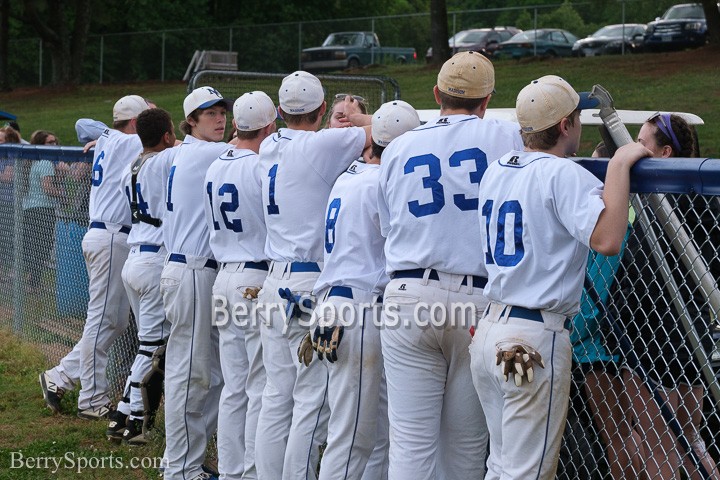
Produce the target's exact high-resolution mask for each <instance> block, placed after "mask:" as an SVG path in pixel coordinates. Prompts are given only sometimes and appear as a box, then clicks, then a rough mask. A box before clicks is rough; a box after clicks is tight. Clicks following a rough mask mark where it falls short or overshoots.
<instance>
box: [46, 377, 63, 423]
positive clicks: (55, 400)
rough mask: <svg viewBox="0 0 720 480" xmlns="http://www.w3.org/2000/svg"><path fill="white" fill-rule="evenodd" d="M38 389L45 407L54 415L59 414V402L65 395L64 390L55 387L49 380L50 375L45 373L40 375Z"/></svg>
mask: <svg viewBox="0 0 720 480" xmlns="http://www.w3.org/2000/svg"><path fill="white" fill-rule="evenodd" d="M40 387H41V388H42V391H43V398H44V399H45V403H46V404H47V407H48V408H49V409H50V410H52V411H53V413H55V414H57V413H60V400H62V397H63V395H65V390H64V389H62V388H60V387H58V386H57V385H55V382H53V381H52V380H50V375H48V373H47V372H42V373H41V374H40Z"/></svg>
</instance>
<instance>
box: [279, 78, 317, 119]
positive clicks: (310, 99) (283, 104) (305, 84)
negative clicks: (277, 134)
mask: <svg viewBox="0 0 720 480" xmlns="http://www.w3.org/2000/svg"><path fill="white" fill-rule="evenodd" d="M279 98H280V108H282V109H283V112H285V113H289V114H291V115H302V114H303V113H308V112H312V111H313V110H315V109H316V108H318V107H319V106H320V105H322V103H323V102H324V101H325V90H324V89H323V87H322V84H321V83H320V80H319V79H318V78H317V77H316V76H315V75H313V74H311V73H308V72H304V71H302V70H298V71H297V72H294V73H291V74H290V75H288V76H287V77H285V78H283V81H282V84H281V85H280V92H279Z"/></svg>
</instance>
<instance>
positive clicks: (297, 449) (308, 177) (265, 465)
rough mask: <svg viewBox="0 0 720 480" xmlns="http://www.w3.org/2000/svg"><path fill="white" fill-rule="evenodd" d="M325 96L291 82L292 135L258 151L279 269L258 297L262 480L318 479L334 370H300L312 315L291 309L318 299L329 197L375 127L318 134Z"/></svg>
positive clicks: (311, 79)
mask: <svg viewBox="0 0 720 480" xmlns="http://www.w3.org/2000/svg"><path fill="white" fill-rule="evenodd" d="M324 95H325V93H324V90H323V87H322V85H321V84H320V81H319V80H318V79H317V77H315V76H314V75H311V74H309V73H307V72H303V71H298V72H294V73H292V74H290V75H288V76H287V77H285V78H284V79H283V81H282V84H281V86H280V92H279V98H280V114H281V116H282V118H283V120H285V122H286V123H287V125H288V128H281V129H280V130H279V131H278V132H277V133H276V134H274V135H272V136H270V137H268V138H267V139H265V141H264V142H263V143H262V145H261V146H260V163H261V167H262V172H263V175H262V177H263V182H262V191H263V202H264V207H263V213H264V215H265V224H266V226H267V241H266V243H265V254H266V255H267V257H268V258H269V259H270V260H272V264H271V265H270V270H269V272H268V276H267V279H266V280H265V282H264V284H263V288H262V290H261V292H260V296H259V297H258V302H259V303H261V304H263V305H264V306H265V308H263V309H261V314H262V316H263V325H262V326H261V335H262V346H263V363H264V365H265V372H266V376H267V383H266V386H265V390H264V391H263V398H262V409H261V411H260V418H259V420H258V427H257V437H256V446H255V460H256V464H257V470H258V477H259V478H265V479H272V480H277V479H280V478H285V479H293V480H294V479H298V478H308V479H315V477H316V473H315V466H316V465H317V462H318V458H319V450H318V449H319V446H320V444H321V443H322V440H323V438H324V436H325V433H324V432H325V428H326V422H327V407H326V406H325V405H324V401H325V390H326V385H327V369H326V368H325V366H324V364H323V363H322V362H313V363H311V364H310V366H309V367H304V366H303V367H302V368H301V365H300V364H299V363H298V361H297V356H296V355H297V353H296V352H297V349H298V346H299V344H300V340H301V338H302V337H303V335H304V334H305V333H306V332H307V327H308V325H309V323H308V322H309V317H310V313H311V311H312V310H311V308H305V311H304V312H303V313H302V318H301V319H300V318H297V316H296V315H294V314H293V310H295V311H302V309H301V308H299V307H298V306H297V305H294V306H295V307H298V308H293V304H292V303H290V304H289V302H293V303H294V300H295V297H296V296H297V297H298V299H299V300H300V305H305V304H306V302H304V301H303V300H302V299H301V298H299V297H302V296H307V295H309V294H310V293H311V292H312V289H313V287H314V285H315V282H316V281H317V278H318V275H319V274H320V270H321V268H322V261H323V247H324V240H323V238H324V235H323V232H324V227H325V206H326V205H327V199H328V194H329V193H330V189H331V187H332V185H333V183H334V182H335V179H337V177H339V176H340V174H341V173H342V172H343V171H345V170H346V169H347V167H348V166H349V165H350V163H352V161H354V160H356V159H357V158H358V157H360V154H361V153H362V151H363V149H364V148H365V147H366V146H368V145H369V144H370V127H369V125H368V126H366V127H364V128H358V127H348V128H331V129H324V130H321V131H317V130H318V128H320V124H321V122H322V116H323V114H324V113H325V110H326V103H325V98H324ZM346 102H347V105H346V109H345V112H346V115H348V114H350V113H351V112H352V113H359V110H357V102H356V101H355V100H354V99H353V98H352V97H346ZM281 290H282V291H283V297H284V298H283V297H281V296H280V291H281ZM286 305H287V306H288V307H289V308H288V309H287V310H288V312H289V315H288V314H286V309H285V306H286ZM275 307H279V308H275ZM303 308H304V307H303ZM301 323H302V325H301ZM288 431H289V433H288ZM283 457H284V459H285V460H284V464H283V462H282V461H280V458H283Z"/></svg>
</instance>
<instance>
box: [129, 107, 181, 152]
mask: <svg viewBox="0 0 720 480" xmlns="http://www.w3.org/2000/svg"><path fill="white" fill-rule="evenodd" d="M136 128H137V134H138V137H140V141H141V142H142V145H143V147H145V148H150V147H154V146H155V145H157V144H158V143H160V142H161V141H162V137H163V136H164V135H165V134H166V133H168V132H172V129H173V126H172V119H171V118H170V114H169V113H168V112H166V111H165V110H163V109H162V108H151V109H148V110H144V111H143V112H141V113H140V115H138V117H137V127H136Z"/></svg>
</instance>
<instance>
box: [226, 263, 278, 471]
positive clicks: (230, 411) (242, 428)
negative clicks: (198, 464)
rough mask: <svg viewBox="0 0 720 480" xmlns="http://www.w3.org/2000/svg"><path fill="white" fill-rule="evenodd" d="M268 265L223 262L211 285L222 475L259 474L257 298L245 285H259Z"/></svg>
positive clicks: (261, 369) (260, 389)
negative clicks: (220, 386)
mask: <svg viewBox="0 0 720 480" xmlns="http://www.w3.org/2000/svg"><path fill="white" fill-rule="evenodd" d="M266 276H267V270H260V269H256V268H246V264H245V263H244V262H243V263H227V264H224V265H223V267H222V269H221V270H220V272H218V276H217V278H216V279H215V285H214V286H213V310H214V312H215V316H214V318H215V325H216V326H217V329H218V333H219V335H220V366H221V367H222V374H223V379H224V381H225V385H224V386H223V389H222V394H221V395H220V407H219V412H218V436H217V447H218V470H219V471H220V478H222V479H228V480H229V479H243V480H247V479H257V469H256V468H255V432H256V431H257V421H258V415H259V414H260V405H261V401H262V392H263V388H265V368H264V367H263V363H262V344H261V341H260V325H259V321H258V318H257V312H256V311H255V307H256V305H257V302H256V301H253V300H250V299H247V298H243V292H244V291H245V289H246V288H249V287H250V288H252V287H255V288H260V287H261V286H262V284H263V281H264V280H265V277H266Z"/></svg>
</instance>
